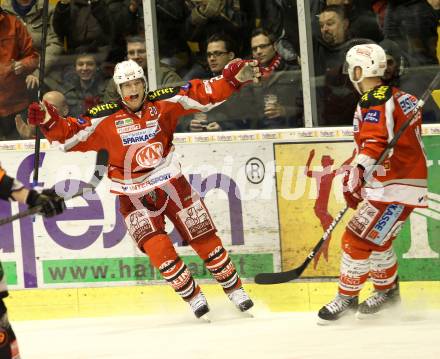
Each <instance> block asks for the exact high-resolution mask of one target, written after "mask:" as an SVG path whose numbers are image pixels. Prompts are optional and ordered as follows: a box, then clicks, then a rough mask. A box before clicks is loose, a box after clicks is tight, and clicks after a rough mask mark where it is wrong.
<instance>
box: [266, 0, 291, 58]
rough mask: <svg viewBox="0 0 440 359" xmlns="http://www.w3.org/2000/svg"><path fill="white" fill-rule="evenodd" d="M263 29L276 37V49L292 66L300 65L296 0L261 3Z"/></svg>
mask: <svg viewBox="0 0 440 359" xmlns="http://www.w3.org/2000/svg"><path fill="white" fill-rule="evenodd" d="M261 5H262V11H261V12H262V14H264V16H263V21H262V23H263V27H264V28H265V29H266V30H268V31H269V32H270V33H272V34H274V36H275V37H276V39H277V40H276V42H275V44H276V49H277V52H278V53H279V54H280V55H281V57H282V58H283V59H284V60H285V61H287V62H288V63H291V64H298V54H299V52H300V49H299V36H298V11H297V7H296V6H297V4H296V0H293V1H292V0H268V1H264V2H261Z"/></svg>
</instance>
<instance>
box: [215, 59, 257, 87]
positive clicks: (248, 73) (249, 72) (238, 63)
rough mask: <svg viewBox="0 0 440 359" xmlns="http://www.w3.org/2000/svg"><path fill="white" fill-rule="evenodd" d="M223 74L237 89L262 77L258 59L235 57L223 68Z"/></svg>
mask: <svg viewBox="0 0 440 359" xmlns="http://www.w3.org/2000/svg"><path fill="white" fill-rule="evenodd" d="M222 75H223V77H224V78H225V79H226V80H227V81H228V82H229V83H230V84H231V85H232V86H234V87H235V88H236V89H238V88H240V87H241V86H242V85H244V84H246V83H248V82H252V81H255V82H257V81H258V79H259V78H260V77H261V73H260V68H259V67H258V62H257V61H256V60H241V59H234V60H232V61H231V62H229V63H228V64H227V65H226V66H225V68H224V69H223V72H222Z"/></svg>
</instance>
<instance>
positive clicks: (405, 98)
mask: <svg viewBox="0 0 440 359" xmlns="http://www.w3.org/2000/svg"><path fill="white" fill-rule="evenodd" d="M397 102H398V103H399V106H400V108H401V109H402V111H403V113H404V114H405V115H407V114H408V113H410V112H411V111H412V110H414V108H415V107H416V105H417V100H416V99H415V98H414V97H413V96H411V95H409V94H404V95H402V96H400V97H399V98H398V99H397Z"/></svg>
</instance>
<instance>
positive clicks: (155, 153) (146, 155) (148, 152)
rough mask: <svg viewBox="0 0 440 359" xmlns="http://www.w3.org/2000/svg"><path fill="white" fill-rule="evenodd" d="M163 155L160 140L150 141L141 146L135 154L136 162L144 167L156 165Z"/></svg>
mask: <svg viewBox="0 0 440 359" xmlns="http://www.w3.org/2000/svg"><path fill="white" fill-rule="evenodd" d="M162 156H163V146H162V143H160V142H154V143H150V144H148V145H147V146H145V147H142V148H141V149H140V150H139V151H138V153H137V154H136V162H137V163H138V164H139V166H141V167H144V168H151V167H154V166H156V165H157V164H158V163H159V162H160V161H161V160H162Z"/></svg>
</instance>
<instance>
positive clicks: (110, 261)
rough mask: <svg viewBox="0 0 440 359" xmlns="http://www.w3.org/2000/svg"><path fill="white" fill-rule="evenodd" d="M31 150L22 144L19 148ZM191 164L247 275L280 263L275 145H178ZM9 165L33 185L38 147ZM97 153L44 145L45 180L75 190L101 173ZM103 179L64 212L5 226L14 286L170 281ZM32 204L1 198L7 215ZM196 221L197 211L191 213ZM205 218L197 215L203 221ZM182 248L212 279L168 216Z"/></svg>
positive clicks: (9, 156)
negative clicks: (139, 242)
mask: <svg viewBox="0 0 440 359" xmlns="http://www.w3.org/2000/svg"><path fill="white" fill-rule="evenodd" d="M20 147H21V148H23V146H19V147H17V148H20ZM176 152H177V153H178V155H179V156H180V162H181V164H182V172H183V173H184V174H185V176H186V177H187V178H188V179H189V181H190V183H191V184H192V186H193V187H194V188H195V189H196V190H197V191H198V192H199V193H200V194H201V195H202V197H204V199H205V202H206V204H207V207H208V209H209V210H210V213H211V217H212V219H213V221H214V223H215V225H216V227H217V229H218V235H219V236H220V237H221V238H222V240H223V243H224V244H225V246H226V247H227V248H228V249H229V250H230V253H231V257H232V259H233V260H234V262H235V264H236V266H237V270H238V271H239V273H240V275H241V276H242V277H243V278H251V277H253V276H254V275H255V274H256V273H259V272H261V271H269V272H270V271H274V270H279V268H280V250H279V235H278V213H277V204H276V190H275V176H274V173H273V170H274V168H275V165H274V162H273V144H272V143H271V142H270V141H267V142H257V141H256V142H252V143H246V142H241V143H233V144H230V143H224V144H222V143H215V144H214V143H206V144H202V143H198V144H185V145H177V147H176ZM1 161H2V166H3V167H4V168H6V169H7V171H8V173H9V174H10V175H11V176H15V177H16V178H18V179H19V180H20V181H21V182H23V183H24V184H26V185H30V181H31V180H32V170H33V161H34V155H33V152H32V151H30V150H26V151H23V150H17V149H14V147H13V146H12V145H11V146H10V147H8V150H3V151H1ZM94 162H95V153H92V152H88V153H85V154H84V153H74V152H72V153H63V152H61V151H58V150H56V149H50V148H49V147H48V146H43V152H42V153H41V167H40V176H39V182H40V186H44V187H50V186H53V185H55V186H56V189H57V191H58V192H60V190H61V192H64V193H73V192H75V191H76V190H77V189H78V185H79V184H80V183H81V182H83V183H84V182H88V181H89V180H90V177H91V175H92V173H93V169H94ZM109 188H110V181H109V180H108V179H106V178H105V179H104V180H103V181H102V183H101V184H100V185H99V187H98V190H97V193H96V194H89V195H86V196H85V197H84V198H82V197H79V198H75V199H74V200H70V201H68V202H67V206H68V210H67V211H66V212H65V213H63V214H62V215H60V216H58V217H56V218H55V219H42V218H41V217H40V216H37V217H35V218H32V217H27V218H23V219H21V220H17V221H15V222H13V223H11V224H8V225H4V226H1V227H0V249H1V251H2V254H1V260H2V262H3V266H4V268H5V272H6V274H7V282H8V285H9V287H10V289H23V288H69V287H83V286H90V285H94V286H96V285H98V286H99V285H105V286H109V285H110V286H113V285H115V286H118V285H121V284H127V285H132V284H136V282H140V283H145V281H151V280H158V279H161V277H160V275H159V273H158V272H157V271H156V270H154V268H153V267H152V266H151V265H150V262H149V260H148V258H147V257H146V256H145V255H144V254H143V253H141V252H140V251H139V250H138V249H137V247H136V246H135V244H134V242H133V241H132V239H131V238H130V237H129V235H128V234H127V231H126V229H125V224H124V221H123V219H122V218H121V216H120V215H119V213H118V200H117V197H116V196H115V195H112V194H110V193H109ZM24 209H26V207H25V206H22V205H20V206H19V205H18V204H17V203H8V202H3V201H2V202H1V203H0V217H7V216H9V215H11V214H13V213H16V212H17V211H19V210H20V211H22V210H24ZM192 219H194V218H192ZM194 220H195V221H197V219H194ZM167 229H168V230H169V231H170V232H171V237H172V239H173V241H174V243H175V244H176V246H177V247H178V249H177V251H178V253H179V254H180V255H181V256H182V258H183V260H184V261H185V262H186V263H187V265H188V267H189V268H190V269H191V270H192V271H193V273H194V274H195V276H196V277H197V278H201V279H205V278H206V279H208V278H211V276H210V274H209V273H208V272H207V270H206V269H205V267H204V266H203V263H202V261H201V260H200V259H199V258H198V257H197V256H196V255H195V253H194V252H193V251H192V249H191V247H189V246H184V245H182V243H181V239H180V236H179V235H178V233H177V232H176V231H175V230H174V229H173V227H172V225H170V224H169V223H168V224H167Z"/></svg>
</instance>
